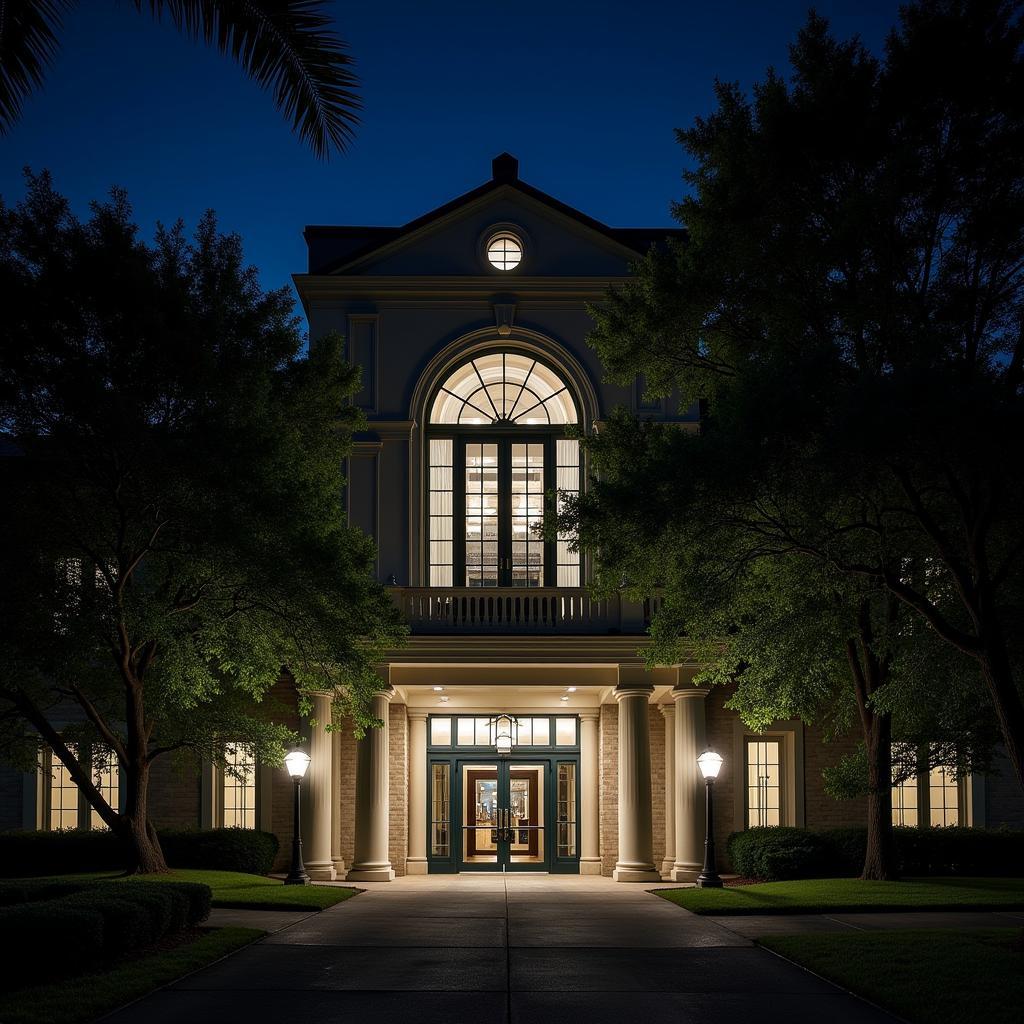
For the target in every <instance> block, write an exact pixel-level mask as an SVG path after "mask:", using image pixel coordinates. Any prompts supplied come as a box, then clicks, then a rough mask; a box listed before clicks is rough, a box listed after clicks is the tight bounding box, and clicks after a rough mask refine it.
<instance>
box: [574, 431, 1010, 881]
mask: <svg viewBox="0 0 1024 1024" xmlns="http://www.w3.org/2000/svg"><path fill="white" fill-rule="evenodd" d="M716 441H717V438H716V437H715V436H714V435H713V436H711V437H710V438H709V437H707V436H700V435H696V434H691V433H686V432H683V431H680V430H678V429H677V428H676V427H675V426H673V425H665V424H653V423H638V422H637V421H636V420H635V419H634V418H633V417H631V416H630V415H628V414H626V413H625V412H622V411H620V412H618V413H617V414H614V415H613V416H612V417H610V419H609V421H608V422H607V423H606V424H605V426H604V427H603V428H602V430H601V432H600V433H599V435H598V436H597V437H596V438H593V439H591V440H590V441H588V445H587V446H588V449H589V453H590V457H591V466H592V467H593V469H594V470H595V477H594V479H593V480H592V481H591V486H590V487H589V489H588V490H587V492H586V493H585V494H583V495H582V496H580V497H579V498H577V499H574V500H572V501H569V502H568V503H567V507H566V510H565V512H564V513H563V519H562V523H561V526H562V528H563V529H566V528H569V529H576V530H578V531H579V534H578V540H579V543H580V544H581V545H582V546H584V547H586V548H588V549H590V550H593V551H595V552H597V553H599V571H598V576H597V580H596V586H597V588H598V590H600V591H610V590H614V589H617V588H618V587H619V586H620V585H621V581H622V580H623V579H625V580H626V581H627V585H628V587H629V589H630V590H631V591H633V593H634V596H635V597H637V598H640V597H642V596H644V595H647V594H650V593H651V592H652V591H653V590H654V589H655V588H660V589H661V591H662V594H663V601H662V603H661V606H660V609H659V611H658V613H657V615H656V616H655V618H654V621H653V626H652V641H653V642H652V644H651V646H650V647H649V648H648V649H647V651H646V657H647V659H648V662H649V663H650V664H674V663H679V662H682V661H685V660H691V659H692V660H695V661H697V662H698V664H700V666H701V668H700V670H699V672H698V674H697V676H696V677H695V680H694V681H695V683H697V684H698V685H711V686H714V685H732V684H735V686H736V690H735V693H734V694H733V696H732V697H731V698H730V699H729V701H728V702H727V706H728V707H730V708H732V709H733V710H736V711H738V712H739V713H740V716H741V718H742V719H743V721H744V722H745V723H746V724H747V725H748V726H750V727H751V728H754V729H757V730H759V731H761V730H764V729H765V728H767V727H768V726H770V725H771V724H772V723H773V722H775V721H777V720H779V719H789V718H801V719H802V720H804V721H805V722H813V721H816V720H817V721H821V722H822V723H823V726H824V731H825V734H826V736H827V737H836V736H840V735H843V734H845V733H847V732H848V731H849V730H850V729H855V730H859V733H860V739H861V746H860V750H859V752H858V755H857V756H855V757H848V758H844V760H843V762H841V763H840V764H839V765H838V766H836V768H835V769H834V770H833V771H832V772H830V773H829V777H828V779H827V782H828V785H827V788H828V789H829V791H830V792H832V793H833V795H836V796H840V797H851V796H866V797H867V832H868V842H867V852H866V857H865V863H864V868H863V877H865V878H872V879H887V878H894V877H896V875H897V870H898V865H897V864H896V862H895V849H894V845H893V836H892V804H891V794H892V785H893V782H894V781H901V780H902V777H905V776H906V774H907V773H908V772H911V771H913V772H914V773H916V771H917V765H916V764H913V765H903V764H897V766H896V768H895V770H894V766H893V762H892V741H893V738H894V737H895V738H896V739H897V740H901V741H903V742H904V743H906V744H908V745H910V746H911V747H913V748H914V749H917V748H919V747H921V748H924V749H928V750H929V751H930V752H931V756H932V758H933V760H934V762H935V763H942V764H949V765H953V766H954V767H955V768H956V769H958V770H959V771H961V772H962V771H966V770H972V769H978V768H984V767H985V766H986V764H987V759H988V755H989V753H990V751H991V747H992V734H993V726H992V723H991V714H990V712H989V708H988V705H987V704H986V703H985V701H984V700H983V692H982V687H981V682H980V678H979V675H978V673H977V671H976V669H975V668H974V666H973V663H972V662H970V661H969V660H968V659H966V658H964V657H963V656H956V655H953V654H952V653H951V652H950V650H949V648H948V647H947V646H946V645H944V644H942V643H941V642H940V641H938V639H937V638H936V637H935V636H934V634H933V633H932V632H931V631H930V630H928V629H926V628H923V627H922V626H921V625H920V624H919V622H918V620H917V619H916V618H915V617H914V616H913V615H912V613H911V612H910V611H909V609H906V608H905V606H903V605H902V604H901V602H899V601H898V600H897V599H896V598H895V597H894V596H893V595H892V594H890V593H889V592H888V591H887V590H885V588H883V587H879V586H877V585H875V584H872V583H870V582H867V581H864V580H863V579H859V578H851V577H848V576H846V575H845V574H843V573H840V572H838V571H836V570H835V569H834V568H832V567H829V566H826V565H823V564H819V563H817V562H813V561H809V560H807V559H805V558H803V557H801V556H799V555H795V554H792V553H777V554H768V553H764V554H761V555H758V556H756V557H752V556H751V551H750V547H749V543H748V537H747V536H746V533H745V531H744V530H742V529H739V530H736V531H732V532H729V531H727V530H726V529H725V528H724V525H723V523H722V508H721V497H722V496H721V491H720V489H719V487H718V478H719V477H720V476H725V477H726V479H728V478H729V477H730V476H731V474H732V473H733V470H732V468H731V467H730V466H729V465H728V453H726V452H722V451H720V450H719V449H718V447H717V444H716ZM667 466H671V470H672V471H671V472H669V473H667V472H666V467H667ZM756 489H757V493H758V494H760V495H762V497H763V496H764V495H765V492H766V490H767V484H766V483H764V482H759V483H758V484H757V485H756ZM791 497H792V496H791ZM804 500H806V498H805V499H804ZM680 508H682V509H684V510H685V511H684V514H682V515H680V514H679V509H680ZM936 663H938V666H939V667H940V668H941V675H940V676H939V677H938V678H941V680H942V687H941V689H938V688H935V687H934V686H932V681H933V680H934V679H935V678H937V676H936V670H937V664H936ZM923 692H926V693H927V694H928V699H927V700H926V701H922V700H921V695H922V693H923ZM935 741H946V742H940V743H938V744H936V743H935Z"/></svg>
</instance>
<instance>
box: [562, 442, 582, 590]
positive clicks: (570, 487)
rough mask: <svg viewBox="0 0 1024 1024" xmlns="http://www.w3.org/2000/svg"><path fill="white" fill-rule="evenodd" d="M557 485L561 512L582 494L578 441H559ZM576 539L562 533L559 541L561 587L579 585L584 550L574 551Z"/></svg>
mask: <svg viewBox="0 0 1024 1024" xmlns="http://www.w3.org/2000/svg"><path fill="white" fill-rule="evenodd" d="M555 486H556V487H557V488H558V512H559V514H561V513H562V512H563V511H564V509H565V503H566V501H567V500H568V499H569V498H576V497H579V493H580V443H579V441H577V440H574V439H569V440H564V441H563V440H561V439H559V440H557V441H555ZM574 539H575V537H574V535H573V534H571V533H565V532H560V533H559V534H558V539H557V541H556V543H557V545H558V547H557V555H558V563H557V564H558V570H557V573H556V583H557V585H558V586H560V587H579V586H581V585H582V583H581V580H580V553H579V551H573V550H572V542H573V540H574Z"/></svg>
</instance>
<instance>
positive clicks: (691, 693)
mask: <svg viewBox="0 0 1024 1024" xmlns="http://www.w3.org/2000/svg"><path fill="white" fill-rule="evenodd" d="M710 692H711V690H710V689H709V688H708V687H706V686H690V685H689V684H688V683H687V684H686V685H679V686H673V687H672V699H673V700H675V701H678V700H686V699H687V698H692V699H696V698H698V697H699V698H700V699H701V700H703V699H704V698H705V697H706V696H707V695H708V694H709V693H710Z"/></svg>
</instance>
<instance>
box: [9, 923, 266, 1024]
mask: <svg viewBox="0 0 1024 1024" xmlns="http://www.w3.org/2000/svg"><path fill="white" fill-rule="evenodd" d="M263 934H265V933H264V932H262V931H259V930H258V929H256V928H216V929H213V930H211V931H209V932H205V933H204V934H202V935H201V936H200V937H199V938H197V939H196V940H195V941H194V942H188V943H185V944H184V945H181V946H177V947H175V948H174V949H170V950H166V951H164V952H158V953H151V954H150V955H148V956H143V957H140V958H139V959H137V960H132V961H131V962H130V963H124V964H122V965H120V966H118V967H114V968H112V969H110V970H106V971H95V972H92V973H90V974H89V976H88V978H84V979H83V978H81V977H78V978H66V979H64V980H63V981H58V982H55V983H54V984H52V985H35V986H33V987H32V988H25V989H21V990H20V991H17V992H10V993H4V994H0V1021H3V1022H4V1024H54V1021H60V1022H61V1024H76V1022H80V1021H93V1020H96V1019H97V1018H98V1017H101V1016H102V1015H103V1014H106V1013H109V1012H110V1011H111V1010H116V1009H117V1008H118V1007H119V1006H124V1004H125V1003H130V1002H132V1000H134V999H138V998H139V997H140V996H144V995H145V994H146V993H147V992H152V991H153V990H154V989H156V988H160V986H162V985H167V984H169V983H170V982H172V981H174V980H175V979H176V978H180V977H182V976H183V975H186V974H189V973H191V972H192V971H195V970H198V969H199V968H200V967H205V966H206V965H207V964H211V963H213V962H214V961H215V960H219V959H220V958H221V957H223V956H227V954H228V953H231V952H234V950H236V949H240V948H241V947H242V946H246V945H248V944H249V943H250V942H254V941H255V940H256V939H258V938H259V937H260V936H261V935H263Z"/></svg>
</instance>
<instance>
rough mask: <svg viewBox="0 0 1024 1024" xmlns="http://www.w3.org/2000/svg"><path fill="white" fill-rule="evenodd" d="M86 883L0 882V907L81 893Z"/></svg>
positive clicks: (24, 880) (46, 881)
mask: <svg viewBox="0 0 1024 1024" xmlns="http://www.w3.org/2000/svg"><path fill="white" fill-rule="evenodd" d="M86 885H88V883H87V882H55V881H52V880H50V879H38V880H37V879H31V878H25V879H21V878H19V879H17V880H15V881H3V882H0V907H11V906H15V905H16V904H19V903H38V902H39V901H40V900H52V899H57V898H58V897H60V896H69V895H71V893H73V892H81V890H82V889H83V888H84V887H85V886H86Z"/></svg>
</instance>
